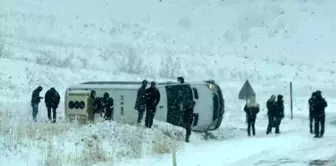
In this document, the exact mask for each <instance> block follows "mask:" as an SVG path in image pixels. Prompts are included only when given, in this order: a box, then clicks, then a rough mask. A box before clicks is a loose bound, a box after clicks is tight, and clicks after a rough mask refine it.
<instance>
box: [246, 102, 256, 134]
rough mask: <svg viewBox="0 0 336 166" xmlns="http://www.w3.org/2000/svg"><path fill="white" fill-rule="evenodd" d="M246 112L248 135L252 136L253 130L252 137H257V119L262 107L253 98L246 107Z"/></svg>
mask: <svg viewBox="0 0 336 166" xmlns="http://www.w3.org/2000/svg"><path fill="white" fill-rule="evenodd" d="M244 111H245V113H246V118H247V119H246V121H247V135H248V136H251V130H252V135H253V136H254V135H255V122H256V119H257V114H258V113H259V111H260V106H259V104H258V103H257V102H256V100H255V97H252V98H251V99H250V100H249V101H248V103H247V104H246V105H245V107H244Z"/></svg>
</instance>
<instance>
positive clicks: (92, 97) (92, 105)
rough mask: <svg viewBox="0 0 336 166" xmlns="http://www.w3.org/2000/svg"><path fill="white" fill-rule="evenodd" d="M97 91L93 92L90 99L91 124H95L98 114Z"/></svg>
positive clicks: (89, 115)
mask: <svg viewBox="0 0 336 166" xmlns="http://www.w3.org/2000/svg"><path fill="white" fill-rule="evenodd" d="M95 104H96V91H91V94H90V97H89V99H88V103H87V105H88V109H87V112H88V121H89V122H91V123H92V122H94V117H95V112H96V110H95V109H96V106H95Z"/></svg>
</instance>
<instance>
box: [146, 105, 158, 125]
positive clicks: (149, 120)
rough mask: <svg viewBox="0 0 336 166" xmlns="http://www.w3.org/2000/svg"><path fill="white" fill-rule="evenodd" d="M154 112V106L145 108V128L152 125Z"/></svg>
mask: <svg viewBox="0 0 336 166" xmlns="http://www.w3.org/2000/svg"><path fill="white" fill-rule="evenodd" d="M155 113H156V108H148V107H147V109H146V119H145V126H146V127H147V128H151V127H152V126H153V121H154V117H155Z"/></svg>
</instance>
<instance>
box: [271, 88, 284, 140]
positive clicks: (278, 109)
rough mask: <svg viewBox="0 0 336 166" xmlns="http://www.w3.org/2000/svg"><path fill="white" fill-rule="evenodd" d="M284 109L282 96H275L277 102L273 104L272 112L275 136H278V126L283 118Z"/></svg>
mask: <svg viewBox="0 0 336 166" xmlns="http://www.w3.org/2000/svg"><path fill="white" fill-rule="evenodd" d="M284 113H285V107H284V101H283V96H282V95H281V94H279V95H278V96H277V101H276V102H275V110H274V118H275V120H274V127H275V134H280V124H281V121H282V119H283V118H284V116H285V114H284Z"/></svg>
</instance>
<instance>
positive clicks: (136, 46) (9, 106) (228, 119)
mask: <svg viewBox="0 0 336 166" xmlns="http://www.w3.org/2000/svg"><path fill="white" fill-rule="evenodd" d="M335 5H336V2H334V1H332V0H320V1H305V0H297V1H293V0H274V1H267V2H266V1H262V0H256V1H248V0H241V1H239V2H238V1H235V0H222V1H221V0H208V1H201V0H193V1H191V0H162V1H159V0H145V1H141V2H140V1H132V0H123V1H116V0H111V1H107V0H96V1H79V0H71V1H66V0H58V1H52V0H40V1H36V0H35V1H31V0H2V1H1V2H0V6H1V8H0V111H1V114H0V117H1V118H0V120H1V122H0V123H1V129H0V132H1V133H2V134H4V135H7V136H5V137H3V138H2V137H0V138H1V139H0V148H1V149H7V150H8V151H7V150H4V151H1V153H2V156H5V157H4V158H3V160H1V161H3V162H7V160H8V159H10V161H13V162H7V163H8V164H7V165H9V164H13V165H46V162H42V160H48V161H50V160H58V161H59V162H60V163H56V164H55V165H60V164H65V163H68V164H69V165H74V164H78V163H84V162H85V161H83V160H80V159H79V158H81V159H82V158H83V156H84V158H85V153H84V152H83V153H82V151H81V153H79V151H78V152H77V151H76V152H71V155H67V154H60V155H59V156H56V157H58V158H56V159H50V158H49V159H46V157H47V156H49V155H48V153H47V152H48V151H47V150H45V149H46V148H45V147H46V146H49V145H52V144H51V143H48V141H47V140H49V141H50V139H49V138H52V137H53V138H54V140H55V144H56V145H55V147H56V148H59V149H58V150H59V151H58V152H59V153H62V152H63V151H67V150H64V149H67V148H68V147H70V149H73V146H75V145H77V144H78V145H80V147H84V146H86V145H85V144H79V143H77V142H78V141H79V140H81V139H86V138H89V137H91V136H92V134H96V135H97V138H99V140H102V142H104V143H106V144H108V145H107V146H106V147H107V148H106V149H104V148H103V149H104V151H99V152H104V155H103V156H101V157H102V158H99V159H92V160H93V161H94V162H96V163H100V164H110V163H112V161H113V162H115V161H116V158H118V157H120V156H118V155H115V154H116V153H119V152H120V153H122V152H121V151H122V150H120V149H119V148H121V149H122V148H126V149H127V150H126V151H127V152H125V154H123V155H124V157H126V158H139V157H141V156H138V155H139V153H140V152H139V153H136V152H135V151H136V150H135V151H134V150H129V149H132V147H130V146H131V143H130V142H127V141H126V142H123V141H122V140H125V139H124V138H125V137H131V136H130V135H126V136H123V135H118V136H115V135H113V134H116V133H118V132H120V131H116V130H125V128H128V129H129V131H127V132H126V134H131V133H132V132H133V133H134V131H136V130H137V129H136V128H135V127H125V126H123V125H120V124H105V123H101V124H97V125H96V126H92V128H93V131H90V129H89V127H84V128H83V127H77V126H72V125H70V124H65V123H63V122H62V120H60V123H61V124H57V126H53V125H50V126H49V125H47V126H43V125H42V124H30V121H31V120H30V119H31V112H30V109H31V108H30V105H29V100H30V95H31V91H32V90H33V89H34V88H36V86H37V85H42V86H43V87H45V89H44V91H43V92H42V93H43V94H44V92H45V90H46V89H49V87H51V86H54V87H56V89H58V90H59V92H60V93H61V94H64V89H65V88H66V87H67V86H69V85H71V84H74V83H78V82H84V81H88V80H130V79H131V80H142V79H144V78H147V79H149V80H152V79H155V80H170V79H173V80H175V78H176V76H179V75H183V76H185V78H186V80H191V79H192V80H199V79H209V78H211V79H214V80H216V81H217V82H219V84H220V85H221V87H222V90H223V94H224V96H225V100H226V115H225V118H224V121H223V123H222V127H221V128H220V129H219V130H218V131H215V132H214V134H216V135H218V136H219V140H218V141H216V142H210V141H204V140H203V137H202V136H200V135H193V136H192V138H191V140H192V143H191V145H185V144H183V143H182V142H180V141H177V142H179V143H180V144H181V146H179V147H178V150H179V152H178V158H179V160H180V162H181V165H187V164H189V165H202V166H203V165H207V164H209V163H208V162H206V161H207V160H212V161H214V163H213V164H211V165H223V164H224V165H225V164H226V165H234V163H235V164H236V165H251V163H254V164H257V163H259V165H262V164H265V163H266V165H267V164H270V163H267V161H268V162H271V161H274V162H278V163H279V162H283V163H287V164H288V163H289V165H290V164H299V163H304V164H305V162H308V161H309V160H314V159H325V158H329V157H330V156H332V155H335V154H336V150H334V149H336V148H335V147H336V142H335V141H334V138H333V135H332V131H335V130H336V129H334V125H335V124H336V123H335V122H336V119H334V117H336V114H334V112H335V111H334V103H336V101H335V97H336V95H335V94H336V90H335V89H334V85H335V83H336V79H335V76H336V74H335V72H336V67H335V64H336V47H335V44H336V31H335V28H334V27H336V20H335V19H334V18H333V16H334V15H335V14H336V13H335V11H334V6H335ZM246 79H249V80H250V81H251V84H252V86H253V88H254V89H255V91H256V93H257V99H258V101H259V102H260V104H261V106H262V111H261V113H260V114H259V118H260V120H259V121H258V122H257V130H258V132H257V134H258V135H260V137H262V138H251V139H247V138H245V135H246V134H245V131H243V130H242V129H244V128H245V124H244V115H243V113H242V111H241V107H242V104H243V103H244V102H242V101H238V100H237V95H238V94H237V93H238V91H239V89H240V88H241V86H242V85H243V83H244V81H245V80H246ZM290 81H292V82H293V86H294V97H295V99H294V104H295V105H294V114H295V115H294V116H295V119H294V120H293V121H291V120H290V119H288V118H289V109H288V108H289V106H288V104H289V102H288V101H289V100H288V98H289V95H288V92H289V87H288V85H289V82H290ZM316 89H320V90H322V91H323V95H324V96H325V97H326V99H327V100H328V102H329V107H328V109H327V111H328V115H327V122H326V123H327V127H326V136H325V138H324V141H323V140H316V141H313V140H312V139H311V136H310V135H308V122H307V104H306V103H307V100H308V98H309V96H310V94H311V92H312V91H313V90H316ZM272 93H275V94H278V93H282V94H284V96H285V100H286V103H285V104H286V105H285V106H286V118H287V119H285V121H284V125H283V130H284V134H283V136H279V137H275V138H266V137H265V138H264V137H263V136H264V130H265V128H266V126H265V125H266V123H267V122H266V115H265V108H264V103H265V101H266V99H267V98H268V97H269V96H270V95H271V94H272ZM59 113H60V114H61V115H60V116H59V117H60V119H62V118H63V115H62V114H63V107H62V106H60V109H59ZM38 116H39V119H41V120H45V119H46V111H45V108H44V105H43V104H41V105H40V113H39V115H38ZM23 122H24V123H23ZM28 124H29V125H28ZM12 125H18V127H16V128H14V129H13V130H12V129H11V127H12ZM109 125H113V126H109ZM168 126H169V125H168ZM34 128H36V131H35V130H34ZM166 128H167V126H166V124H162V125H159V126H158V127H157V129H156V130H155V131H153V132H152V131H142V132H141V133H139V135H136V136H134V141H138V140H137V138H139V139H140V138H141V139H144V142H142V143H141V144H142V145H143V146H153V147H155V146H156V145H157V144H156V143H150V141H151V140H153V139H156V137H154V136H153V137H151V136H152V135H155V134H157V135H158V136H157V137H158V138H162V139H166V142H167V146H166V145H164V146H163V147H170V145H171V144H170V142H174V140H175V138H170V137H168V138H167V133H166V134H163V133H165V132H164V131H165V130H166ZM168 128H169V127H168ZM170 128H172V127H171V126H170ZM111 129H113V132H115V133H111V134H112V135H105V134H104V133H103V132H96V133H95V130H111ZM27 130H28V131H27ZM31 130H32V131H31ZM172 130H174V131H175V130H180V129H175V128H174V129H172ZM49 131H53V134H50V135H48V136H46V137H43V136H36V135H39V134H47V133H48V132H49ZM146 132H150V133H151V134H148V133H146ZM286 132H288V133H286ZM183 134H184V133H183ZM22 135H24V136H22ZM36 137H38V138H36ZM94 137H95V138H96V136H94ZM111 137H113V139H112V138H111ZM143 137H145V138H143ZM258 137H259V136H258ZM70 138H71V139H73V140H69V139H70ZM93 139H94V138H93ZM132 139H133V138H132ZM111 142H118V146H117V147H111V146H110V144H109V143H111ZM322 142H323V143H322ZM119 144H121V145H120V146H119ZM132 144H133V143H132ZM135 144H137V143H135ZM250 145H251V147H250ZM113 148H114V149H118V150H116V151H114V152H113V150H112V149H113ZM140 149H141V148H140ZM145 149H146V148H145ZM309 149H317V151H316V152H314V153H315V154H312V155H304V154H306V153H308V151H309ZM18 150H19V151H18ZM137 150H138V149H137ZM319 150H321V152H322V153H321V152H319ZM49 151H53V150H49ZM165 152H168V151H165ZM196 152H198V153H196ZM236 152H237V153H236ZM270 152H274V153H272V155H271V156H269V153H270ZM50 153H51V152H50ZM111 153H114V154H111ZM213 153H216V154H218V155H219V156H218V155H213ZM233 153H234V154H233ZM79 154H80V155H79ZM141 154H144V155H145V154H146V155H151V154H152V153H149V152H148V153H147V152H146V153H145V152H143V153H141ZM289 154H291V155H289ZM287 155H288V156H287ZM27 156H28V157H27ZM66 156H71V157H68V158H66ZM74 156H75V157H74ZM76 156H77V157H76ZM111 156H112V157H111ZM199 156H203V158H204V161H203V160H202V161H201V160H195V159H196V158H198V157H199ZM222 156H226V157H222ZM279 156H281V157H279ZM27 158H29V160H27ZM65 158H66V159H65ZM153 158H154V159H153ZM182 158H183V159H182ZM243 159H244V160H243ZM278 160H279V161H278ZM17 161H20V162H21V161H22V162H21V163H19V164H18V163H15V162H17ZM67 161H68V162H67ZM262 161H265V162H264V163H263V162H262ZM129 162H130V164H131V165H132V164H133V165H134V163H133V162H140V163H142V164H141V165H155V164H157V165H160V166H162V165H165V164H167V165H169V164H170V162H171V159H170V156H169V154H168V155H167V156H165V155H159V156H154V157H153V156H152V157H144V156H143V158H142V159H141V161H138V160H132V161H129ZM38 163H39V164H38ZM168 163H169V164H168ZM247 163H249V164H247ZM125 164H126V163H125ZM306 165H307V164H306Z"/></svg>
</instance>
